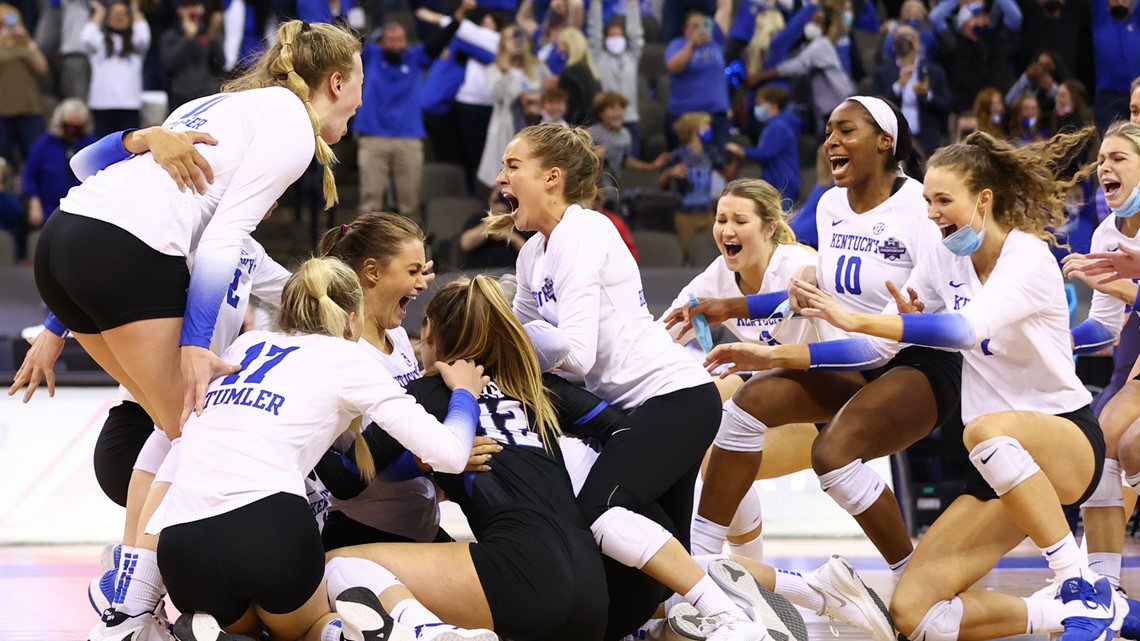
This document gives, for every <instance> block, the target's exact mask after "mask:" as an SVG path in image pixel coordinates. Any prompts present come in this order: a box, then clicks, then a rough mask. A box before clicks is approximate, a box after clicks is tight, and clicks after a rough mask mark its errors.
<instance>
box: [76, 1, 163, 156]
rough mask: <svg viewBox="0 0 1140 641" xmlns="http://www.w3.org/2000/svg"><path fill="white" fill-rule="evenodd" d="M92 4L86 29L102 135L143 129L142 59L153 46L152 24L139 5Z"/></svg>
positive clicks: (90, 102) (91, 102)
mask: <svg viewBox="0 0 1140 641" xmlns="http://www.w3.org/2000/svg"><path fill="white" fill-rule="evenodd" d="M135 1H136V0H132V3H131V4H127V2H125V1H124V0H114V1H113V2H111V3H110V4H108V5H104V4H103V3H102V2H101V1H100V0H91V19H90V20H89V21H88V22H87V24H86V25H84V27H83V44H84V45H85V46H86V47H87V55H88V56H89V57H90V60H91V89H90V92H89V97H88V99H87V106H88V107H90V108H91V114H92V115H93V116H94V118H95V135H96V136H99V137H103V136H106V135H107V134H110V133H113V132H116V131H122V130H124V129H138V128H139V109H141V108H142V67H143V58H144V56H146V52H147V49H148V48H149V47H150V25H148V24H147V21H146V19H145V18H144V17H143V14H142V12H141V11H139V8H138V5H137V4H134V2H135Z"/></svg>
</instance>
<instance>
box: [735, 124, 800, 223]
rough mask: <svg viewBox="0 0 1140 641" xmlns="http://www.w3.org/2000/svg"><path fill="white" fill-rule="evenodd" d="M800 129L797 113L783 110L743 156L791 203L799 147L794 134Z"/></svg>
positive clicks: (796, 191) (796, 185)
mask: <svg viewBox="0 0 1140 641" xmlns="http://www.w3.org/2000/svg"><path fill="white" fill-rule="evenodd" d="M802 130H803V122H802V121H801V120H800V118H799V116H797V115H795V114H794V113H792V112H791V111H788V110H787V109H785V110H784V111H781V112H780V113H778V114H776V115H775V116H773V117H772V119H771V120H769V121H768V123H767V124H765V125H764V131H763V132H762V133H761V134H760V142H759V143H758V144H757V145H756V146H755V147H749V148H746V149H745V150H744V155H745V157H747V158H748V159H749V160H755V161H756V162H758V163H760V167H761V169H762V170H763V173H762V175H763V177H764V180H766V181H768V183H769V184H771V185H772V186H773V187H775V188H776V189H778V190H779V191H780V196H782V197H783V198H787V199H789V200H791V201H792V202H796V201H797V200H799V199H800V148H799V145H798V144H797V143H796V136H798V135H799V134H800V132H801V131H802Z"/></svg>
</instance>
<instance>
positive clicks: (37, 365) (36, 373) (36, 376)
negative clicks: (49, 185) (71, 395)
mask: <svg viewBox="0 0 1140 641" xmlns="http://www.w3.org/2000/svg"><path fill="white" fill-rule="evenodd" d="M28 343H30V344H31V346H32V348H31V349H29V350H28V353H27V355H26V356H24V362H23V363H22V364H21V365H20V369H19V371H17V372H16V376H15V378H13V379H12V387H9V388H8V396H13V395H15V393H16V392H18V391H20V388H21V387H23V386H24V385H27V386H28V391H27V392H25V393H24V402H25V403H27V402H28V401H30V400H32V395H33V394H35V393H36V389H37V388H38V387H39V386H40V380H41V379H42V380H44V381H46V382H47V389H48V396H55V370H54V367H55V362H56V361H57V360H59V355H60V354H62V353H63V346H64V344H65V343H66V340H65V339H64V338H63V337H62V336H57V335H56V334H54V333H52V332H51V331H49V330H46V329H45V330H42V331H41V332H40V333H39V334H37V335H36V337H35V338H29V339H28Z"/></svg>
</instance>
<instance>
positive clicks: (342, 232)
mask: <svg viewBox="0 0 1140 641" xmlns="http://www.w3.org/2000/svg"><path fill="white" fill-rule="evenodd" d="M347 233H348V225H341V226H340V235H341V236H343V235H345V234H347Z"/></svg>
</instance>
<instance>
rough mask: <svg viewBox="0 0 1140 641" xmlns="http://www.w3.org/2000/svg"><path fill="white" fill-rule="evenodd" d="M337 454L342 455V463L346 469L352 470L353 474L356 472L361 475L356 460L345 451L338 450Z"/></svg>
mask: <svg viewBox="0 0 1140 641" xmlns="http://www.w3.org/2000/svg"><path fill="white" fill-rule="evenodd" d="M337 454H339V455H340V464H341V465H343V466H344V469H346V470H348V471H349V472H352V473H353V474H356V475H357V476H360V468H359V467H357V466H356V461H354V460H352V459H351V458H350V457H349V456H348V455H347V454H345V453H344V452H337Z"/></svg>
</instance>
